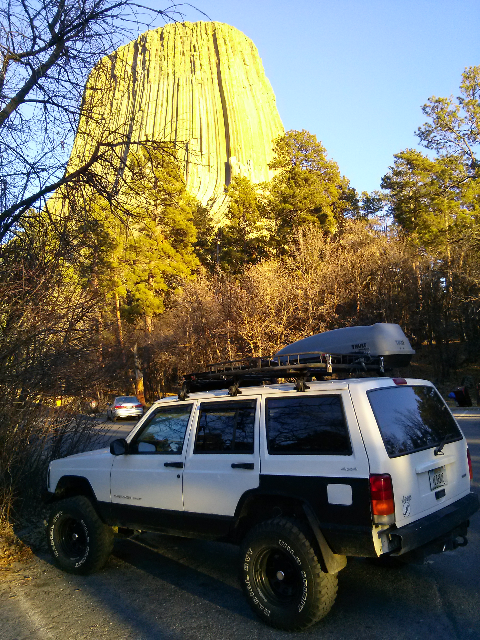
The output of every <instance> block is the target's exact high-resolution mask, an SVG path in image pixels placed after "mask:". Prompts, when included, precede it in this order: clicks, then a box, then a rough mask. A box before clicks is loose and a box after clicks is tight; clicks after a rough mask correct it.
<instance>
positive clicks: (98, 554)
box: [47, 496, 113, 575]
mask: <svg viewBox="0 0 480 640" xmlns="http://www.w3.org/2000/svg"><path fill="white" fill-rule="evenodd" d="M47 536H48V545H49V547H50V551H51V553H52V555H53V557H54V559H55V562H56V563H57V565H58V566H59V567H60V568H61V569H63V570H64V571H68V573H76V574H81V575H85V574H88V573H93V572H95V571H98V570H99V569H101V567H103V565H104V564H105V562H106V561H107V558H108V556H109V555H110V553H111V552H112V548H113V529H112V528H111V527H109V526H107V525H106V524H104V523H103V522H102V521H101V520H100V518H99V516H98V514H97V512H96V511H95V509H94V508H93V505H92V503H91V502H90V500H89V499H88V498H86V497H85V496H75V497H73V498H66V499H65V500H60V501H59V502H56V503H55V505H54V507H53V509H52V511H51V513H50V517H49V520H48V526H47Z"/></svg>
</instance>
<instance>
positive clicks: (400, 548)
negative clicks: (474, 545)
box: [389, 493, 480, 556]
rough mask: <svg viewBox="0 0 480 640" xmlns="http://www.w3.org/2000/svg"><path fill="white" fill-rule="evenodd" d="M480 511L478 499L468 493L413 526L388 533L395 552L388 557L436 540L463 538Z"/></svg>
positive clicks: (417, 521)
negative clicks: (476, 513)
mask: <svg viewBox="0 0 480 640" xmlns="http://www.w3.org/2000/svg"><path fill="white" fill-rule="evenodd" d="M479 508H480V503H479V500H478V496H477V495H476V494H475V493H469V494H468V495H466V496H465V497H463V498H461V499H460V500H457V501H456V502H453V503H452V504H449V505H448V506H447V507H444V508H443V509H440V510H439V511H436V512H435V513H432V514H430V515H429V516H425V517H424V518H420V519H419V520H416V521H415V522H412V523H411V524H407V525H406V526H404V527H400V528H399V529H392V530H391V531H389V537H390V541H391V543H392V547H393V548H394V551H392V553H390V554H389V555H392V556H400V555H403V554H404V553H407V552H408V551H412V550H414V549H418V548H420V547H423V546H425V545H428V544H429V543H432V542H434V541H436V540H439V541H443V540H446V539H448V538H449V537H455V536H456V535H464V534H463V533H462V531H463V530H465V532H466V527H467V526H468V519H469V518H470V517H471V516H472V515H473V514H474V513H475V512H476V511H478V509H479Z"/></svg>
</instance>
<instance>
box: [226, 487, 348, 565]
mask: <svg viewBox="0 0 480 640" xmlns="http://www.w3.org/2000/svg"><path fill="white" fill-rule="evenodd" d="M279 516H285V517H290V518H295V519H296V520H300V521H301V522H303V523H304V525H305V526H306V527H308V529H309V530H310V531H311V533H312V538H313V541H314V543H315V546H316V548H317V553H318V557H319V560H320V562H321V565H322V570H323V571H324V572H325V573H330V574H336V573H338V572H339V571H340V570H341V569H343V568H344V567H345V566H346V564H347V558H346V556H344V555H339V554H336V553H333V551H332V549H331V548H330V546H329V544H328V542H327V541H326V539H325V536H324V535H323V533H322V530H321V528H320V525H319V522H318V519H317V517H316V515H315V512H314V510H313V509H312V507H311V506H310V505H309V504H308V502H306V501H304V500H301V499H300V498H298V497H294V496H290V495H288V494H284V493H259V492H258V491H255V490H253V491H248V492H247V493H246V494H244V495H243V496H242V498H241V500H240V501H239V503H238V505H237V509H236V512H235V522H236V526H235V532H234V538H235V541H237V542H238V541H240V540H242V538H243V537H244V536H245V535H246V533H247V532H248V531H249V530H250V529H251V528H252V527H254V526H256V525H257V524H260V523H261V522H263V521H265V520H270V519H271V518H275V517H279Z"/></svg>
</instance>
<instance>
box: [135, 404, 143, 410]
mask: <svg viewBox="0 0 480 640" xmlns="http://www.w3.org/2000/svg"><path fill="white" fill-rule="evenodd" d="M142 407H143V405H142V404H136V405H135V409H141V408H142Z"/></svg>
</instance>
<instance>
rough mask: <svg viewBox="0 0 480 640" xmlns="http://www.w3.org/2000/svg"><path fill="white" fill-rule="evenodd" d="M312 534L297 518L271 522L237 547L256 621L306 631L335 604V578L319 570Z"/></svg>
mask: <svg viewBox="0 0 480 640" xmlns="http://www.w3.org/2000/svg"><path fill="white" fill-rule="evenodd" d="M312 536H313V534H311V532H309V530H308V528H307V527H304V526H303V524H302V523H300V522H298V521H296V520H293V519H290V518H273V519H272V520H267V521H266V522H262V523H261V524H259V525H257V526H256V527H255V528H254V529H252V530H251V531H250V532H249V533H248V534H247V536H246V537H245V540H244V541H243V543H242V547H241V563H242V564H241V581H242V588H243V591H244V593H245V595H246V598H247V600H248V603H249V604H250V606H251V608H252V609H253V611H254V612H255V613H256V614H257V615H258V616H259V618H261V619H262V620H263V621H264V622H266V623H267V624H269V625H270V626H272V627H275V628H276V629H284V630H285V631H300V630H302V629H306V628H308V627H310V626H311V625H313V624H315V623H316V622H318V621H319V620H320V619H321V618H323V617H324V616H326V615H327V613H328V612H329V611H330V609H331V608H332V605H333V603H334V602H335V597H336V595H337V576H336V574H335V575H334V574H328V573H324V572H323V571H322V568H321V565H320V562H319V559H318V557H317V554H316V551H315V547H314V543H313V537H312Z"/></svg>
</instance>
